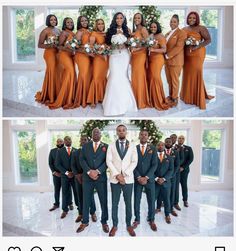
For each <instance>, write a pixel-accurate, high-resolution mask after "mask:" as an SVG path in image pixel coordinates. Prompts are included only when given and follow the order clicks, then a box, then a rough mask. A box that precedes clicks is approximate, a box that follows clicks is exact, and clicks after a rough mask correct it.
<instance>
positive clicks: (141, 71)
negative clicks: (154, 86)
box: [131, 13, 150, 109]
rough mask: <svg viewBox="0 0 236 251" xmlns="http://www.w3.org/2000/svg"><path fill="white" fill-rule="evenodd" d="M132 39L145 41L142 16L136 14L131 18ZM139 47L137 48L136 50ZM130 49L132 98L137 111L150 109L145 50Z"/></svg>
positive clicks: (145, 34)
mask: <svg viewBox="0 0 236 251" xmlns="http://www.w3.org/2000/svg"><path fill="white" fill-rule="evenodd" d="M131 36H132V37H133V38H137V39H139V40H140V41H142V40H146V39H147V37H148V31H147V29H146V28H145V24H144V18H143V15H142V14H140V13H136V14H135V15H134V18H133V33H132V35H131ZM138 47H139V48H138ZM138 47H137V48H132V49H131V69H132V73H131V79H132V88H133V92H134V96H135V99H136V102H137V106H138V108H139V109H142V108H147V107H150V101H149V96H148V84H147V78H146V60H147V51H146V48H144V47H140V46H138Z"/></svg>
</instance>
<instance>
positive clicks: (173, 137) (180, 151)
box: [170, 134, 184, 211]
mask: <svg viewBox="0 0 236 251" xmlns="http://www.w3.org/2000/svg"><path fill="white" fill-rule="evenodd" d="M170 138H171V140H172V149H174V150H175V151H176V152H178V154H179V169H178V170H177V171H176V175H175V176H176V182H175V195H174V208H175V209H177V210H179V211H181V208H180V206H179V184H180V166H181V165H182V164H183V161H184V151H183V148H182V147H180V146H179V145H178V144H176V142H177V135H176V134H171V135H170Z"/></svg>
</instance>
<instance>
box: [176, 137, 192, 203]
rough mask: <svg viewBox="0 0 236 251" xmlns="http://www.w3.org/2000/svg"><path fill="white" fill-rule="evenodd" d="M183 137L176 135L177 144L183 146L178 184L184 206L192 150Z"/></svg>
mask: <svg viewBox="0 0 236 251" xmlns="http://www.w3.org/2000/svg"><path fill="white" fill-rule="evenodd" d="M184 141H185V137H184V136H183V135H180V136H179V137H178V145H179V146H180V147H182V148H183V152H184V161H183V163H182V165H180V184H181V188H182V196H183V202H184V206H185V207H188V206H189V205H188V174H189V171H190V168H189V166H190V165H191V163H192V162H193V158H194V156H193V150H192V147H191V146H187V145H184Z"/></svg>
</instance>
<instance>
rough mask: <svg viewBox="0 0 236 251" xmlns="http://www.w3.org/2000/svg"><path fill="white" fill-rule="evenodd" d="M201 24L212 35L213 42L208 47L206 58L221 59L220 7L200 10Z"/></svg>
mask: <svg viewBox="0 0 236 251" xmlns="http://www.w3.org/2000/svg"><path fill="white" fill-rule="evenodd" d="M200 15H201V17H200V18H201V24H202V25H204V26H206V27H207V29H208V31H209V33H210V35H211V44H209V45H208V46H207V47H206V59H207V60H211V61H212V60H219V57H220V55H219V51H220V47H219V37H220V27H219V18H220V10H219V9H210V8H204V9H201V10H200Z"/></svg>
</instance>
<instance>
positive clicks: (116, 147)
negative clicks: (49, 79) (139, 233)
mask: <svg viewBox="0 0 236 251" xmlns="http://www.w3.org/2000/svg"><path fill="white" fill-rule="evenodd" d="M116 133H117V136H118V140H117V141H116V142H114V143H113V144H111V145H109V147H108V150H107V159H106V161H107V166H108V169H109V171H110V183H111V193H112V221H113V227H112V229H111V231H110V233H109V236H115V234H116V231H117V226H118V204H119V201H120V194H121V191H122V192H123V196H124V201H125V211H126V225H127V231H128V233H129V234H130V235H131V236H135V235H136V234H135V232H134V230H133V228H132V226H131V218H132V203H131V198H132V191H133V184H134V173H133V171H134V169H135V167H136V166H137V162H138V154H137V149H136V146H135V145H134V144H132V143H130V142H129V141H128V140H127V139H126V135H127V128H126V126H124V125H119V126H118V127H117V128H116Z"/></svg>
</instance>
